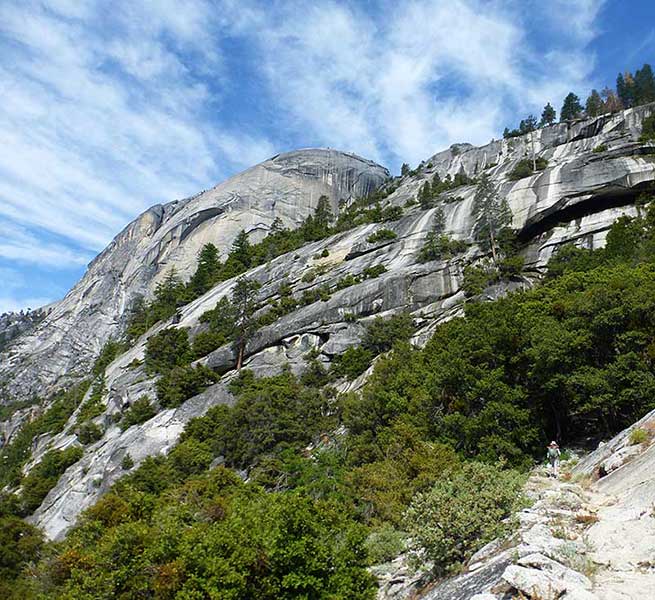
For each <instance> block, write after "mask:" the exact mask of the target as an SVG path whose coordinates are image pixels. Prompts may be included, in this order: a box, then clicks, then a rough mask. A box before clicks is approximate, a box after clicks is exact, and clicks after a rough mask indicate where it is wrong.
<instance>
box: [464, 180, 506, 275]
mask: <svg viewBox="0 0 655 600" xmlns="http://www.w3.org/2000/svg"><path fill="white" fill-rule="evenodd" d="M472 212H473V216H474V218H475V226H474V229H473V233H474V235H475V239H476V241H477V242H478V243H479V244H480V246H481V247H482V248H483V249H485V250H490V251H491V256H492V258H493V261H494V264H498V234H499V233H500V232H501V231H502V230H503V229H504V228H506V227H509V226H510V225H511V223H512V211H511V210H510V208H509V204H508V203H507V199H506V198H503V199H502V200H500V199H499V197H498V192H497V190H496V187H495V186H494V184H493V182H492V181H491V179H489V176H488V175H486V174H483V175H482V176H481V177H480V180H479V182H478V188H477V190H476V192H475V196H474V198H473V207H472Z"/></svg>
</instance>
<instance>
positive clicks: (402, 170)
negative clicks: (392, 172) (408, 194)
mask: <svg viewBox="0 0 655 600" xmlns="http://www.w3.org/2000/svg"><path fill="white" fill-rule="evenodd" d="M407 175H409V165H408V164H407V163H403V164H402V166H401V167H400V176H401V177H406V176H407Z"/></svg>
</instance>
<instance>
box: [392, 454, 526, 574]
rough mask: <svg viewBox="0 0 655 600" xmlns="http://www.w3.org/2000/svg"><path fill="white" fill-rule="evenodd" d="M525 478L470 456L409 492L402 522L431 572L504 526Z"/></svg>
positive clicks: (447, 566) (454, 563)
mask: <svg viewBox="0 0 655 600" xmlns="http://www.w3.org/2000/svg"><path fill="white" fill-rule="evenodd" d="M524 482H525V478H524V477H523V476H522V475H519V474H518V473H516V472H515V471H508V470H502V469H500V468H498V467H495V466H493V465H487V464H483V463H477V462H471V463H468V464H466V465H464V467H463V468H462V470H461V471H458V472H456V473H454V474H453V475H452V476H451V477H448V478H443V479H440V480H439V481H438V482H437V483H436V484H435V485H434V487H433V488H432V489H431V490H430V491H428V492H424V493H419V494H417V495H416V496H415V498H414V500H413V501H412V503H411V505H410V507H409V508H408V509H407V513H406V515H405V526H406V529H407V533H408V535H409V537H410V539H411V540H412V543H413V545H414V549H415V551H417V552H419V553H420V552H424V553H425V559H427V560H430V561H433V563H434V570H435V572H436V573H437V574H440V575H442V574H445V573H447V572H449V571H451V572H452V571H454V570H456V569H457V567H458V566H459V565H461V564H462V563H463V562H464V561H465V560H466V559H468V558H469V557H470V556H471V555H472V554H473V553H474V552H475V551H476V550H478V549H479V548H481V547H482V546H484V545H485V544H486V543H488V542H490V541H491V540H493V539H494V538H496V537H499V536H500V535H501V534H503V533H505V532H506V531H507V530H508V525H507V524H506V523H504V522H503V521H504V520H505V519H507V518H508V517H510V516H511V515H512V514H513V512H514V511H515V510H516V509H517V508H518V507H519V506H520V501H521V487H522V486H523V483H524Z"/></svg>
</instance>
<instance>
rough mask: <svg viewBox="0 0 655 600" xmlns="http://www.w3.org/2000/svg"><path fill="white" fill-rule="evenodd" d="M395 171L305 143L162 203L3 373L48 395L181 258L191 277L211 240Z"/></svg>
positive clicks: (288, 215) (115, 245)
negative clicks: (199, 190)
mask: <svg viewBox="0 0 655 600" xmlns="http://www.w3.org/2000/svg"><path fill="white" fill-rule="evenodd" d="M388 176H389V173H388V172H387V170H386V169H384V168H383V167H381V166H379V165H377V164H375V163H373V162H371V161H368V160H364V159H362V158H360V157H358V156H355V155H354V154H346V153H343V152H337V151H335V150H326V149H307V150H298V151H295V152H289V153H286V154H280V155H277V156H274V157H273V158H271V159H269V160H267V161H265V162H263V163H261V164H259V165H257V166H255V167H252V168H250V169H248V170H247V171H244V172H243V173H240V174H239V175H236V176H234V177H232V178H231V179H228V180H227V181H225V182H224V183H221V184H219V185H217V186H216V187H215V188H213V189H211V190H208V191H205V192H202V193H200V194H198V195H196V196H194V197H192V198H187V199H185V200H179V201H178V200H176V201H173V202H170V203H168V204H164V205H156V206H153V207H152V208H150V209H148V210H147V211H146V212H144V213H143V214H142V215H140V216H139V217H138V218H137V219H136V220H135V221H134V222H132V223H130V224H129V225H128V226H127V227H126V228H125V229H124V230H123V231H122V232H121V233H119V234H118V235H117V236H116V238H114V240H113V241H112V242H111V244H109V246H108V247H107V248H106V249H105V250H104V251H103V252H102V253H101V254H100V255H98V257H97V258H95V259H94V260H93V261H92V262H91V264H90V265H89V269H88V271H87V273H86V274H85V275H84V277H83V278H82V279H81V281H80V282H79V283H78V284H77V285H76V286H75V287H74V288H73V289H72V290H71V291H70V292H69V293H68V294H67V295H66V297H65V298H64V299H63V301H61V302H60V303H59V304H58V305H57V306H56V307H54V309H53V310H52V311H51V312H50V314H49V315H48V317H47V318H46V319H45V320H44V321H43V323H41V325H40V326H39V327H38V329H37V330H36V331H34V333H32V334H30V335H27V336H24V337H23V338H21V339H20V340H18V341H17V342H16V343H15V344H14V345H13V347H12V348H11V349H10V352H9V353H8V354H7V355H5V356H2V357H1V358H0V381H2V380H6V381H7V392H8V395H9V396H10V397H12V398H19V399H20V398H24V397H30V396H32V395H33V394H37V395H39V396H41V397H44V396H46V395H47V394H49V393H50V392H51V391H53V389H54V388H55V387H56V386H57V384H58V383H60V382H61V380H62V378H66V377H68V378H70V376H74V375H80V374H82V373H84V372H85V370H88V367H89V364H90V363H91V362H92V360H93V358H94V357H95V356H97V354H98V352H99V350H100V348H101V347H102V345H103V344H104V342H105V341H106V340H107V339H108V338H109V337H111V336H112V335H116V334H118V333H120V331H121V328H122V326H124V324H125V320H126V312H127V309H128V308H129V306H130V304H131V302H132V301H133V300H134V299H135V297H136V296H137V295H139V294H142V295H146V296H148V295H149V294H150V293H151V292H152V291H153V289H154V287H155V285H156V284H157V282H158V281H159V280H160V279H161V278H162V277H163V275H164V274H165V273H166V272H168V270H169V269H170V268H171V267H172V266H175V269H176V270H177V272H178V273H179V274H180V275H181V276H182V277H183V278H187V277H188V276H189V275H190V274H191V273H192V272H193V270H194V269H195V265H196V257H197V254H198V252H199V250H200V249H201V248H202V246H203V245H204V244H206V243H207V242H212V243H214V244H215V245H216V246H217V247H218V248H219V249H220V250H221V251H222V252H226V251H227V250H229V248H230V245H231V243H232V241H233V240H234V238H235V237H236V235H237V233H238V232H239V231H240V230H241V229H245V230H246V231H247V232H248V233H249V234H250V235H251V237H252V238H253V239H257V238H258V237H263V235H265V233H266V232H267V230H268V228H269V226H270V225H271V223H272V222H273V220H274V219H275V218H280V219H281V220H282V222H283V224H284V225H285V226H286V227H290V228H293V227H295V226H297V225H298V224H299V223H300V222H301V221H302V220H303V219H304V218H305V217H307V216H308V215H309V214H311V212H312V211H313V209H314V208H315V207H316V204H317V202H318V199H319V198H320V197H321V196H323V195H325V196H328V198H330V201H331V202H332V205H333V208H334V209H335V210H336V208H337V206H338V203H339V201H341V200H346V201H347V200H349V199H351V198H353V197H357V196H364V195H366V194H368V193H370V192H371V191H373V190H374V189H376V188H377V187H379V186H380V184H381V183H382V182H383V181H384V180H385V179H387V178H388ZM0 401H2V398H1V396H0Z"/></svg>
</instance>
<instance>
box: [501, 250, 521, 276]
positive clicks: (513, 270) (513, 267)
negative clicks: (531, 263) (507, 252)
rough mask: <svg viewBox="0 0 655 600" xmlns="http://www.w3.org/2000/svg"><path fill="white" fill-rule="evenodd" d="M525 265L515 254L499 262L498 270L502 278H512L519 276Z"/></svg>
mask: <svg viewBox="0 0 655 600" xmlns="http://www.w3.org/2000/svg"><path fill="white" fill-rule="evenodd" d="M524 264H525V259H524V258H523V257H522V256H520V255H519V254H516V255H514V256H508V257H506V258H504V259H503V260H501V261H500V264H499V265H498V269H499V270H500V273H501V275H502V276H504V277H514V276H516V275H520V274H521V272H522V271H523V266H524Z"/></svg>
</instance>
